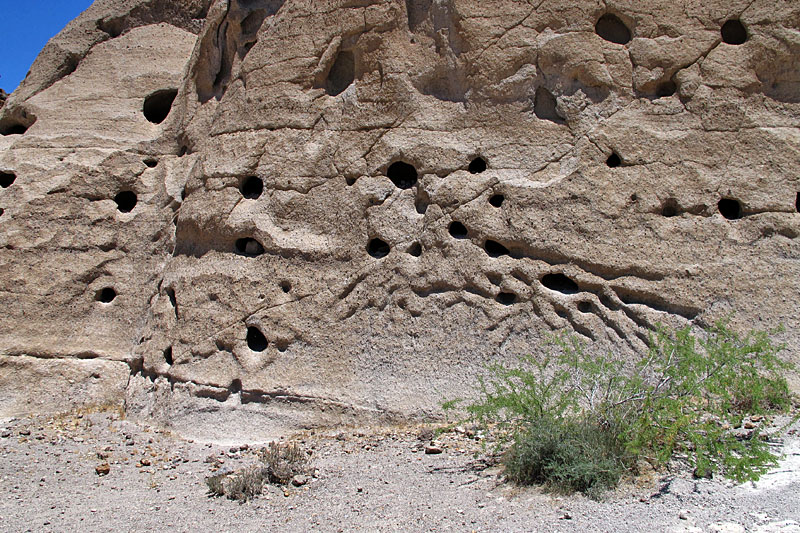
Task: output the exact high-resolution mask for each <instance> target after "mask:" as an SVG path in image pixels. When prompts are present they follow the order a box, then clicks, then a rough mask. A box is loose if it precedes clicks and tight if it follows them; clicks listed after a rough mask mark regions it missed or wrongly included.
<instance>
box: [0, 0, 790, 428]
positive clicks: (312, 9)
mask: <svg viewBox="0 0 800 533" xmlns="http://www.w3.org/2000/svg"><path fill="white" fill-rule="evenodd" d="M798 35H800V5H798V4H797V3H796V2H791V1H782V2H777V3H776V2H767V1H766V0H755V1H752V0H747V1H738V0H734V1H725V2H723V1H718V0H717V1H711V0H710V1H704V2H699V3H698V2H695V3H692V4H691V5H683V4H680V3H676V2H670V1H666V0H647V1H636V2H633V1H620V2H608V3H602V2H596V1H589V0H579V1H576V2H565V1H563V0H552V1H548V0H545V1H544V2H538V3H535V4H531V3H523V2H518V1H512V0H492V1H487V2H474V1H462V0H405V1H403V0H364V1H356V2H352V1H347V2H344V1H337V0H331V1H326V2H323V3H313V4H309V3H305V2H296V1H294V0H285V1H281V0H228V1H225V0H214V1H213V2H212V1H211V0H182V1H179V0H172V1H166V2H163V1H159V2H156V1H152V0H150V1H143V0H139V1H134V2H127V1H125V2H123V1H122V0H116V1H112V0H108V1H97V2H95V4H94V5H93V6H92V7H91V8H89V10H87V11H86V12H85V13H84V14H82V15H81V16H80V17H79V18H78V19H76V20H75V21H73V22H72V23H70V25H69V26H67V28H66V29H65V30H64V31H63V32H62V33H61V34H59V35H58V36H57V37H55V38H54V39H53V40H52V41H51V42H50V43H49V44H48V45H47V47H46V48H45V49H44V51H43V52H42V54H41V55H40V57H39V58H38V59H37V60H36V63H35V64H34V66H33V68H32V70H31V73H30V75H29V76H28V78H27V79H26V80H25V81H24V82H23V84H22V85H21V86H20V88H19V89H17V90H16V91H15V92H14V93H13V94H12V95H10V97H9V99H8V101H7V103H6V105H5V106H4V107H3V108H2V111H0V113H1V114H0V133H2V134H3V135H2V137H0V173H2V186H3V189H2V191H0V208H2V211H0V213H2V215H1V216H0V247H2V249H1V250H0V261H1V262H2V265H3V269H2V272H3V274H2V276H0V298H2V303H3V308H4V313H3V316H2V319H1V320H2V321H1V322H0V324H2V327H1V328H0V350H1V352H0V353H2V355H0V390H3V391H13V394H3V398H4V399H3V400H0V411H3V412H24V411H25V410H29V409H31V405H34V406H35V409H38V410H46V409H53V410H57V409H61V408H63V407H65V406H66V405H72V404H73V403H74V402H78V403H91V402H93V401H96V402H99V403H108V402H109V401H111V402H113V401H116V402H124V406H125V408H126V409H128V411H129V412H132V413H140V414H145V415H148V416H154V417H159V418H161V419H163V420H166V421H169V422H170V423H172V424H174V426H175V427H176V428H178V429H179V430H182V431H186V432H193V433H195V434H204V435H207V436H218V435H231V434H241V435H248V436H253V437H258V436H265V435H269V434H272V433H274V432H276V431H278V430H279V429H281V428H285V427H299V426H305V425H314V424H326V423H341V422H348V421H352V420H356V419H360V420H364V419H375V420H387V419H392V418H396V417H401V418H402V417H414V416H416V417H421V416H436V415H437V414H438V413H439V407H438V406H439V404H440V402H441V400H442V399H444V398H448V397H452V396H454V395H458V394H463V393H465V392H466V390H467V389H466V387H468V386H469V384H471V383H472V382H473V381H474V378H475V376H476V375H477V374H479V373H481V372H482V369H483V367H484V366H485V365H486V363H489V362H492V361H502V360H507V359H510V358H513V357H515V356H517V355H519V354H524V353H531V352H532V353H541V352H542V350H543V342H544V340H545V339H546V338H547V335H548V334H549V333H550V332H552V331H554V330H561V329H564V328H566V329H569V330H572V331H574V332H576V333H577V334H578V335H581V336H583V337H585V338H587V339H591V340H593V341H595V342H597V343H598V345H599V346H604V347H607V348H610V349H614V350H617V351H621V352H622V353H625V354H629V355H631V356H633V355H634V354H636V353H637V352H639V351H641V350H642V349H644V347H645V343H646V341H647V332H648V330H649V329H651V328H653V327H654V326H655V325H656V324H657V323H667V324H673V325H683V324H687V323H691V324H695V325H705V324H710V323H713V322H714V321H716V320H718V319H720V318H724V317H729V316H733V324H734V326H735V327H738V328H741V329H746V328H748V327H758V328H770V327H776V326H778V325H781V324H783V325H784V326H785V327H786V330H785V331H784V332H783V333H782V334H781V340H783V341H784V342H786V344H787V348H788V350H787V352H786V354H787V355H788V356H789V357H790V358H793V359H794V360H795V361H796V360H798V350H799V349H800V343H798V333H800V325H798V323H797V320H796V316H797V315H798V296H799V293H800V288H799V287H800V240H798V235H800V215H799V214H798V209H800V205H798V204H800V196H798V194H799V193H798V191H800V182H798V176H800V157H798V156H799V155H800V129H798V128H799V127H800V62H798V61H797V59H796V58H797V56H798V54H799V53H800V39H799V38H798ZM62 373H63V377H62V376H61V374H62ZM67 379H68V380H69V381H68V382H67V384H68V385H70V386H67V385H65V384H64V380H67Z"/></svg>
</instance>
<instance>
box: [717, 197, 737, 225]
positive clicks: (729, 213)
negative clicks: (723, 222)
mask: <svg viewBox="0 0 800 533" xmlns="http://www.w3.org/2000/svg"><path fill="white" fill-rule="evenodd" d="M717 208H718V209H719V213H720V214H721V215H722V216H723V217H725V218H727V219H728V220H737V219H740V218H742V204H740V203H739V200H734V199H733V198H723V199H722V200H720V201H719V203H718V204H717Z"/></svg>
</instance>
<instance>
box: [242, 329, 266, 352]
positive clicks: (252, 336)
mask: <svg viewBox="0 0 800 533" xmlns="http://www.w3.org/2000/svg"><path fill="white" fill-rule="evenodd" d="M267 346H269V342H267V338H266V337H265V336H264V334H263V333H261V330H260V329H258V328H257V327H255V326H249V327H248V328H247V347H248V348H250V350H252V351H254V352H263V351H264V350H266V349H267Z"/></svg>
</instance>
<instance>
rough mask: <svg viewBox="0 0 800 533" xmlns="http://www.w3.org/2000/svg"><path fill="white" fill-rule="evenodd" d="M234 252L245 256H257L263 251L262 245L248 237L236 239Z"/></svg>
mask: <svg viewBox="0 0 800 533" xmlns="http://www.w3.org/2000/svg"><path fill="white" fill-rule="evenodd" d="M236 253H237V254H239V255H244V256H246V257H257V256H259V255H261V254H263V253H264V247H263V246H262V245H261V243H260V242H258V241H257V240H255V239H252V238H250V237H246V238H242V239H237V240H236Z"/></svg>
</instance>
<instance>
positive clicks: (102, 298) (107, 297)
mask: <svg viewBox="0 0 800 533" xmlns="http://www.w3.org/2000/svg"><path fill="white" fill-rule="evenodd" d="M116 297H117V291H115V290H114V289H113V288H112V287H104V288H102V289H100V290H99V291H97V295H96V296H95V298H96V299H97V301H98V302H102V303H104V304H110V303H111V302H113V301H114V298H116Z"/></svg>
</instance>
